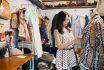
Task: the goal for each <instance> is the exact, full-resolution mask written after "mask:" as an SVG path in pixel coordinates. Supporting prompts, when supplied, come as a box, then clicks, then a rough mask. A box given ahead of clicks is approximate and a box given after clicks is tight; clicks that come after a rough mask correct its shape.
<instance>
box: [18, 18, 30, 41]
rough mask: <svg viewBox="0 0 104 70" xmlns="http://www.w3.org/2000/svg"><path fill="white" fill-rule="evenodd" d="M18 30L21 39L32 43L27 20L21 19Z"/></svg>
mask: <svg viewBox="0 0 104 70" xmlns="http://www.w3.org/2000/svg"><path fill="white" fill-rule="evenodd" d="M18 30H19V37H22V38H24V39H25V41H30V36H29V32H28V28H27V23H26V20H25V19H20V24H19V26H18Z"/></svg>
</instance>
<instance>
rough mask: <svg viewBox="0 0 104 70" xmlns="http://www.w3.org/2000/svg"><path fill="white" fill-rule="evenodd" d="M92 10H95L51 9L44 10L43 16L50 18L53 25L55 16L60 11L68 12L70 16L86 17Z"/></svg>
mask: <svg viewBox="0 0 104 70" xmlns="http://www.w3.org/2000/svg"><path fill="white" fill-rule="evenodd" d="M91 9H93V8H74V9H49V10H43V12H42V15H43V16H47V17H49V18H50V23H51V22H52V19H53V17H54V15H55V14H57V13H58V12H59V11H66V12H68V13H69V14H70V15H81V16H84V15H89V13H90V10H91Z"/></svg>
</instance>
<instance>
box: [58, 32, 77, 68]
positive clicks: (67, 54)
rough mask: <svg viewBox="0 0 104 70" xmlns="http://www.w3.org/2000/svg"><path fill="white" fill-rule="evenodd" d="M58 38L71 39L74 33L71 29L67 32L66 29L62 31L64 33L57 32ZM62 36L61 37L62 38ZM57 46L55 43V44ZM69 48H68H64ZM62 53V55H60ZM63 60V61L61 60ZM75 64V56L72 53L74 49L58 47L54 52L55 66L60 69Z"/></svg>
mask: <svg viewBox="0 0 104 70" xmlns="http://www.w3.org/2000/svg"><path fill="white" fill-rule="evenodd" d="M59 37H60V40H61V42H62V40H63V42H65V41H69V39H70V40H72V39H73V38H74V35H73V33H72V31H71V32H70V33H69V32H68V31H66V32H64V34H59ZM62 37H63V39H62ZM56 46H57V45H56ZM73 46H74V45H70V46H69V47H73ZM65 49H69V48H65ZM62 54H63V55H62ZM62 60H63V61H62ZM75 65H76V56H75V53H74V50H73V49H71V50H63V53H62V50H60V49H58V50H57V53H56V68H58V69H60V70H62V69H68V68H71V67H73V66H75Z"/></svg>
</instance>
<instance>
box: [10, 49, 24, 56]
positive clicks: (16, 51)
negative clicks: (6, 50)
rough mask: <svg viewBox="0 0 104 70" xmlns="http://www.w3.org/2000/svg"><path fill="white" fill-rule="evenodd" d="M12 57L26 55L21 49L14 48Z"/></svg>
mask: <svg viewBox="0 0 104 70" xmlns="http://www.w3.org/2000/svg"><path fill="white" fill-rule="evenodd" d="M11 53H12V55H22V54H24V53H23V51H21V50H20V49H17V48H12V52H11Z"/></svg>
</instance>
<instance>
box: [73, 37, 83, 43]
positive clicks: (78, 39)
mask: <svg viewBox="0 0 104 70" xmlns="http://www.w3.org/2000/svg"><path fill="white" fill-rule="evenodd" d="M81 39H82V36H77V37H75V39H74V43H75V44H79V43H80V42H81Z"/></svg>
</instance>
